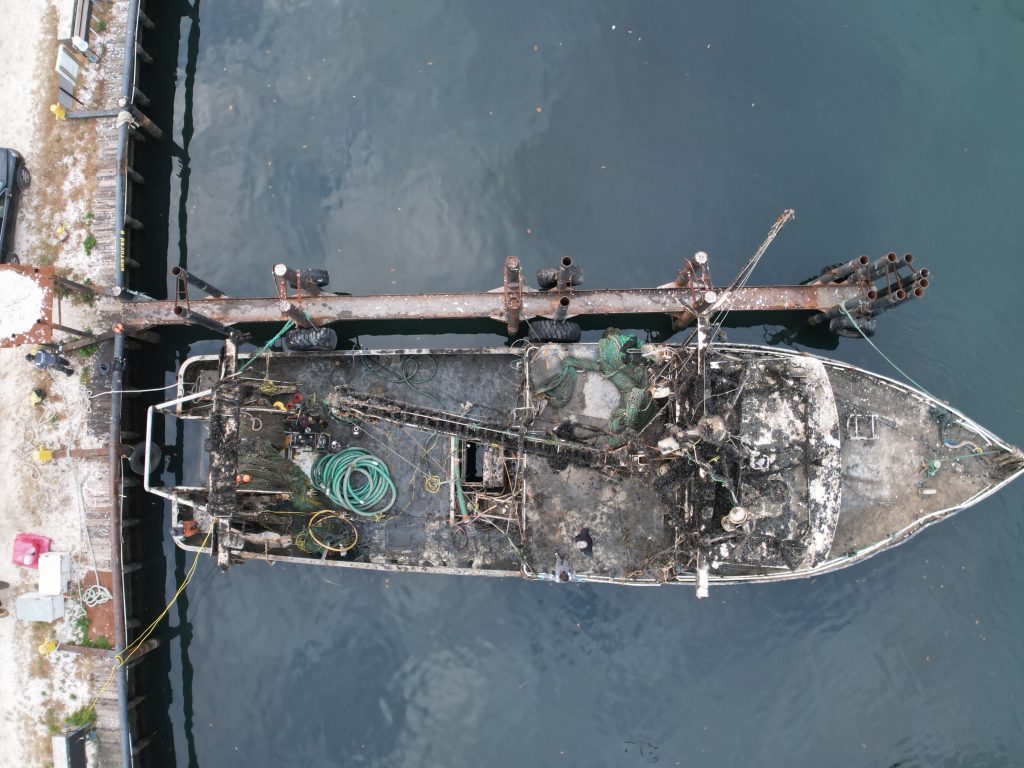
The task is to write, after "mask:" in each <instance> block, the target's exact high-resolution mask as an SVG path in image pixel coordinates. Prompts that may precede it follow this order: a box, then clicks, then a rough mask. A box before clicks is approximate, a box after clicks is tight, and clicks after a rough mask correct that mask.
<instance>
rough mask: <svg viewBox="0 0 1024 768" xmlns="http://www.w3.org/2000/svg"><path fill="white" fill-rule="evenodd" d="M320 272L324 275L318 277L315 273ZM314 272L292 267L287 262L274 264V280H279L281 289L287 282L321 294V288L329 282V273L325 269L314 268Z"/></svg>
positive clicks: (313, 293)
mask: <svg viewBox="0 0 1024 768" xmlns="http://www.w3.org/2000/svg"><path fill="white" fill-rule="evenodd" d="M318 272H319V273H321V274H322V275H323V277H318V276H317V274H315V273H318ZM313 273H314V274H310V272H309V271H307V270H301V269H292V268H291V267H289V266H288V265H287V264H275V265H274V280H275V281H276V282H277V284H278V288H279V289H280V288H281V286H282V284H287V285H290V286H292V287H293V288H301V289H302V290H303V291H306V292H307V293H309V294H312V295H314V296H319V295H320V292H321V291H320V289H321V288H323V287H325V286H326V285H327V284H328V278H327V277H326V275H327V273H326V272H325V271H324V270H313Z"/></svg>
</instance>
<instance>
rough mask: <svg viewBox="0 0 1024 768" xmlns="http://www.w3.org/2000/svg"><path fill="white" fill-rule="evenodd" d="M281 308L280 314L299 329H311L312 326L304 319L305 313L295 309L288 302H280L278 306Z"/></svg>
mask: <svg viewBox="0 0 1024 768" xmlns="http://www.w3.org/2000/svg"><path fill="white" fill-rule="evenodd" d="M278 306H279V307H280V308H281V314H282V315H285V316H287V317H288V319H290V320H291V321H292V322H293V323H295V324H296V325H297V326H299V328H312V327H313V324H312V323H311V322H310V321H309V319H308V318H307V317H306V313H305V312H303V311H302V310H301V309H299V308H298V307H296V306H295V305H294V304H292V303H291V302H290V301H282V302H280V303H279V304H278Z"/></svg>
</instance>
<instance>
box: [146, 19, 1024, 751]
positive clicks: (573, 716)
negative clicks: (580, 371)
mask: <svg viewBox="0 0 1024 768" xmlns="http://www.w3.org/2000/svg"><path fill="white" fill-rule="evenodd" d="M151 5H153V4H151ZM151 15H154V18H155V19H156V20H157V21H158V24H159V25H160V27H159V28H160V29H161V30H163V33H166V34H167V35H168V36H169V39H171V41H172V45H173V44H176V46H177V48H176V49H174V48H173V47H172V49H171V50H170V55H171V56H176V57H177V75H176V78H175V79H174V82H168V83H167V84H166V92H165V93H163V94H161V93H154V94H150V96H151V97H153V98H154V100H155V101H160V100H161V99H163V100H164V101H165V104H166V112H167V114H168V115H170V118H169V120H168V121H165V122H167V123H168V124H167V125H166V126H165V127H167V128H169V131H168V132H169V134H170V136H169V139H171V141H169V142H164V144H163V145H162V146H161V147H159V148H158V149H157V150H155V151H158V152H164V153H166V160H167V162H169V164H170V168H171V188H170V196H169V201H168V203H167V205H168V209H167V211H166V212H165V211H163V210H161V211H159V212H158V213H159V214H160V215H161V216H163V214H164V213H166V220H165V223H166V231H167V254H166V259H167V265H168V266H170V265H173V264H182V265H184V266H187V267H188V268H189V269H190V270H193V271H194V272H195V273H196V274H198V275H200V276H202V277H203V278H205V279H207V280H208V281H210V282H211V283H213V284H214V285H216V286H218V287H219V288H221V289H222V290H224V291H226V292H228V293H229V294H231V295H238V296H245V295H261V296H262V295H271V294H272V292H273V290H274V285H273V281H272V278H271V272H270V269H271V266H272V265H273V264H274V263H276V262H279V261H284V262H287V263H288V264H289V265H292V266H295V267H325V268H327V269H328V270H329V271H330V275H331V288H332V289H333V290H339V291H348V292H352V293H386V292H395V293H409V292H420V291H452V290H456V291H457V290H484V289H489V288H493V287H495V286H497V285H499V283H500V279H501V265H502V264H503V262H504V259H505V257H506V256H508V255H510V254H515V255H517V256H519V258H520V259H521V260H522V262H523V264H524V265H525V267H526V268H527V271H528V272H532V271H534V270H536V269H537V268H540V267H544V266H551V265H554V264H555V263H557V261H558V260H559V259H560V258H561V257H562V256H565V255H571V256H572V257H573V258H574V259H575V261H576V263H578V264H580V265H581V266H583V268H584V270H585V273H586V284H585V286H584V287H620V286H623V287H642V286H654V285H659V284H662V283H665V282H668V281H670V280H671V279H673V278H674V277H675V275H676V273H677V271H678V270H679V268H680V267H681V265H682V262H683V260H684V259H685V258H687V257H689V256H691V255H692V254H693V253H694V252H695V251H697V250H704V251H707V252H708V254H709V255H710V257H711V267H712V274H713V276H714V277H715V278H716V282H718V283H727V282H728V281H730V280H731V279H732V277H733V275H734V274H735V273H736V271H737V270H738V269H739V268H740V267H741V266H742V265H743V263H744V262H745V261H746V260H747V258H749V256H750V255H751V254H752V253H753V252H754V250H755V249H756V248H757V246H758V245H759V244H760V242H761V240H762V239H763V238H764V235H765V233H766V232H767V231H768V229H769V227H770V226H771V224H772V223H773V222H774V220H775V218H776V217H777V216H778V215H779V214H780V213H781V212H782V211H783V210H784V209H786V208H793V209H795V210H796V212H797V218H796V220H795V221H794V222H792V223H791V224H789V225H788V226H787V227H786V229H785V230H784V232H783V233H782V235H781V236H780V237H779V238H778V239H777V240H776V242H775V243H774V244H773V245H772V247H771V249H770V250H769V251H768V254H767V255H766V257H765V258H764V260H763V261H762V262H761V265H760V266H759V267H758V269H757V271H756V272H755V273H754V277H753V281H752V282H753V283H759V284H771V283H796V282H799V281H801V280H804V279H806V278H808V277H810V276H812V275H814V274H817V272H818V270H820V269H821V267H823V266H825V265H827V264H831V263H834V262H839V261H846V260H848V259H851V258H854V257H856V256H858V255H860V254H867V255H869V256H871V257H872V258H874V257H877V256H880V255H882V254H884V253H886V252H888V251H898V252H900V253H904V252H913V253H914V254H915V257H916V259H917V261H916V262H915V265H920V266H926V267H928V268H929V269H930V270H931V271H932V274H933V281H932V285H931V287H930V288H929V289H928V292H927V295H926V296H925V298H924V299H923V300H922V301H919V302H912V303H908V304H907V305H905V306H903V307H900V308H899V309H897V310H895V311H893V312H892V313H890V314H887V315H885V316H884V317H882V318H881V319H880V322H879V330H878V333H877V335H876V336H875V338H874V342H875V343H876V344H877V346H878V348H879V349H880V350H882V351H883V352H884V353H885V354H886V355H888V357H889V358H890V359H891V360H892V361H893V362H895V363H896V365H898V366H899V367H900V368H901V369H902V370H903V371H904V372H905V373H906V375H908V376H910V377H911V378H912V379H913V380H914V381H915V382H917V383H918V384H919V385H920V386H922V387H924V388H925V389H927V390H928V391H930V392H931V393H933V394H935V395H936V396H938V397H940V398H942V399H945V400H948V401H949V402H951V403H952V404H954V405H956V406H957V407H959V408H961V409H962V410H964V411H965V412H966V413H967V414H968V415H970V416H971V417H972V418H974V419H976V420H977V421H978V422H980V423H981V424H983V425H985V426H987V427H989V428H990V429H992V430H993V431H995V432H996V433H997V434H999V435H1000V436H1002V437H1004V438H1005V439H1007V440H1008V441H1010V442H1012V443H1015V444H1018V445H1020V444H1022V443H1024V410H1022V407H1021V399H1022V396H1021V386H1020V378H1021V370H1022V366H1021V351H1022V344H1021V340H1020V335H1019V334H1018V331H1019V330H1020V327H1021V319H1020V318H1021V313H1020V309H1021V298H1020V291H1021V289H1020V286H1021V285H1022V284H1024V260H1022V259H1021V256H1020V243H1021V241H1022V239H1024V218H1022V215H1021V211H1022V210H1024V180H1022V179H1024V175H1022V173H1021V169H1022V168H1024V100H1022V99H1021V93H1024V2H1022V0H999V2H995V1H993V2H977V3H974V4H973V5H972V4H971V3H961V2H952V0H943V1H941V2H934V1H933V0H913V1H908V2H902V3H891V2H883V1H882V0H871V1H868V2H859V3H841V4H824V3H820V2H815V1H813V0H804V1H802V2H798V1H795V0H785V1H784V2H775V3H756V4H754V3H746V2H740V1H739V0H729V1H726V2H715V3H710V2H669V1H668V0H655V1H652V2H647V3H635V2H624V1H621V0H614V1H613V0H600V1H597V0H564V1H563V2H557V3H552V2H545V1H543V0H519V1H518V2H495V1H494V0H421V2H415V3H414V2H398V1H397V0H334V1H331V0H295V1H294V2H288V3H280V2H273V1H272V0H220V2H217V3H212V2H200V0H193V2H192V3H191V4H190V3H186V2H184V0H180V1H179V2H176V3H168V4H166V6H165V7H162V9H161V10H160V11H159V12H156V11H154V13H153V14H151ZM175 29H177V35H176V34H175V32H174V30H175ZM179 36H180V37H179ZM176 37H178V38H179V39H178V41H177V43H174V42H173V41H174V38H176ZM171 105H173V114H171V112H172V110H171ZM151 213H152V212H151ZM150 228H152V227H151V225H150ZM161 257H162V254H160V253H157V254H155V255H154V258H156V259H160V258H161ZM157 281H158V282H159V283H160V285H161V286H162V285H163V281H162V278H157ZM155 290H157V292H159V289H155ZM768 319H769V320H774V321H775V322H769V324H767V325H753V326H738V327H733V328H729V329H728V334H729V338H730V340H732V341H749V342H755V343H765V342H771V343H789V344H793V345H796V346H797V347H798V348H803V349H808V350H809V351H814V352H818V353H821V354H827V355H830V356H833V357H836V358H838V359H841V360H845V361H849V362H852V363H855V364H857V365H861V366H864V367H866V368H868V369H870V370H873V371H877V372H879V373H883V374H886V375H892V376H896V377H898V376H899V374H897V373H896V372H895V371H893V369H892V367H891V366H890V364H889V363H887V362H886V361H885V359H883V358H882V357H881V356H880V355H879V353H878V352H877V351H876V350H875V349H873V348H872V347H871V346H869V345H868V344H867V343H865V342H864V341H862V340H860V341H858V340H842V341H839V342H837V341H836V340H835V339H833V338H832V337H830V336H829V335H828V334H827V333H825V332H821V333H814V334H810V333H806V332H804V333H801V334H799V335H797V336H796V337H795V338H793V337H792V335H787V334H786V333H784V331H785V330H786V327H785V323H787V322H788V323H791V324H792V325H793V326H794V327H795V326H796V325H797V324H798V323H799V319H794V318H783V317H779V318H768ZM254 330H255V331H256V333H257V336H258V338H269V336H271V335H272V334H273V333H274V332H275V331H276V330H277V328H276V326H275V327H270V326H266V327H263V328H258V329H254ZM339 330H341V331H344V330H345V329H344V328H343V327H342V328H340V329H339ZM358 330H359V331H360V341H361V343H362V344H363V345H364V346H389V347H390V346H405V345H408V346H417V347H420V346H430V345H436V346H443V345H450V344H455V343H458V344H469V345H486V344H503V343H505V339H504V337H503V336H502V335H501V334H500V330H501V329H500V327H499V326H497V325H496V324H495V325H484V326H482V327H480V328H469V327H466V328H455V329H452V328H443V329H433V328H428V327H417V326H411V327H407V328H405V329H393V328H392V329H385V330H387V331H388V332H389V333H392V332H394V333H400V332H401V333H403V334H404V335H402V336H391V335H389V336H382V335H372V334H371V333H369V332H368V330H367V329H358ZM432 330H444V331H451V330H457V331H464V333H462V334H461V335H453V334H451V333H448V334H446V335H443V336H440V337H432V336H429V335H427V333H428V332H429V331H432ZM592 335H594V337H595V338H596V333H595V334H592ZM171 340H172V342H173V343H174V344H176V345H177V346H176V347H175V348H174V349H173V350H171V352H170V353H169V354H168V356H167V360H168V363H167V365H166V367H167V371H166V372H165V375H166V376H167V377H168V378H167V381H170V380H171V379H170V377H171V376H172V375H173V370H172V369H173V365H172V364H171V362H170V360H171V357H172V356H173V357H174V358H175V359H177V360H180V359H181V356H183V355H185V354H187V353H188V352H190V351H192V352H196V351H207V350H210V349H212V346H211V343H210V342H199V341H196V337H194V336H186V335H183V334H179V335H177V336H175V335H172V336H171ZM166 442H168V443H173V442H174V440H173V436H170V435H169V436H167V438H166ZM185 448H186V452H185V454H184V455H183V456H180V457H178V459H176V460H173V461H172V465H173V466H174V467H175V468H176V469H175V472H177V475H175V474H174V473H169V474H168V476H167V478H166V479H167V481H168V482H171V481H173V480H174V479H175V477H176V476H177V477H179V478H180V476H181V475H182V474H186V475H187V474H189V473H190V472H192V473H194V472H195V471H196V468H198V467H199V466H200V461H201V458H200V456H199V455H198V454H199V452H198V450H197V449H196V447H195V446H192V448H189V447H188V446H185ZM923 471H924V468H922V472H923ZM918 479H919V478H915V477H908V478H906V482H907V483H914V482H916V481H917V480H918ZM1022 502H1024V485H1021V484H1019V483H1018V484H1017V485H1016V486H1013V487H1010V488H1008V489H1006V490H1004V491H1003V492H1001V493H999V494H998V495H996V496H994V497H992V498H990V499H988V500H986V501H984V502H983V503H981V504H979V505H978V506H976V507H974V508H972V509H970V510H968V511H966V512H963V513H962V514H960V515H958V516H956V517H954V518H952V519H950V520H948V521H946V522H943V523H942V524H940V525H938V526H936V527H933V528H930V529H928V530H926V531H925V532H924V533H922V534H921V535H919V536H918V537H916V538H914V539H912V540H911V541H910V542H909V543H907V544H906V545H904V546H901V547H899V548H897V549H895V550H893V551H890V552H886V553H883V554H881V555H880V556H878V557H876V558H874V559H872V560H869V561H868V562H866V563H864V564H861V565H859V566H856V567H853V568H850V569H847V570H845V571H842V572H839V573H836V574H832V575H829V576H826V577H822V578H818V579H814V580H811V581H798V582H792V583H785V584H777V585H769V586H738V587H730V588H720V589H713V590H712V592H711V596H710V599H708V600H703V601H700V602H698V601H697V600H696V599H695V598H694V595H693V591H692V589H690V588H688V587H681V588H669V587H657V588H644V589H641V588H631V587H613V586H583V585H564V584H554V583H549V582H540V583H530V582H525V581H519V580H503V579H488V578H459V577H444V576H436V575H417V574H385V573H367V572H350V571H348V570H345V569H334V568H315V567H299V566H291V565H284V564H278V565H275V566H269V565H267V564H265V563H259V562H254V563H249V564H246V565H244V566H242V567H237V568H233V569H231V570H230V571H228V572H227V573H220V572H219V571H218V570H217V568H216V566H215V565H214V564H213V563H212V562H208V561H205V560H204V561H202V562H201V563H200V564H199V566H198V569H197V572H196V576H195V578H194V580H193V581H192V583H191V584H190V585H189V587H188V589H187V591H186V593H185V595H184V596H183V597H182V598H181V600H179V602H178V604H177V605H176V607H175V609H173V610H172V611H171V614H170V626H169V627H168V628H167V629H166V630H165V634H164V639H165V648H166V652H167V653H168V654H169V666H168V673H169V685H170V688H169V691H168V692H165V693H166V694H167V695H166V698H167V701H168V715H169V718H170V722H171V728H170V729H168V731H167V733H166V734H163V736H162V737H161V738H160V739H159V740H158V741H157V742H155V743H154V744H153V745H152V746H151V747H150V749H151V750H153V755H155V756H157V758H158V762H160V763H162V764H165V765H168V766H170V765H177V766H217V767H218V768H223V767H230V766H245V767H246V768H253V767H254V766H283V765H295V766H342V765H344V766H373V767H374V768H378V767H379V768H414V767H415V768H433V767H434V766H438V767H444V768H474V767H476V766H484V765H486V766H491V767H493V768H504V767H506V766H507V767H508V768H521V766H537V767H540V768H543V767H546V766H588V767H590V768H596V767H598V766H609V767H614V768H618V767H620V766H623V767H628V766H642V765H648V764H653V763H659V764H662V765H666V766H677V765H679V766H689V767H703V766H715V767H716V768H722V766H742V765H749V766H778V767H779V768H782V767H783V766H785V767H787V768H788V767H790V766H801V765H823V764H824V765H829V764H831V765H842V766H864V767H865V768H867V767H869V766H870V767H872V768H873V767H880V768H884V767H885V766H896V765H899V766H902V767H904V768H909V767H911V766H930V767H932V766H980V765H1011V764H1020V761H1021V760H1022V759H1024V758H1022V755H1024V704H1022V694H1021V691H1020V682H1021V680H1024V643H1022V642H1021V637H1022V636H1024V614H1022V612H1021V610H1020V605H1021V599H1020V595H1021V594H1022V593H1024V567H1022V564H1024V509H1022V507H1024V504H1022ZM595 546H600V542H595ZM165 555H166V557H167V568H166V573H165V576H164V577H163V581H164V585H163V586H164V588H165V591H166V597H167V598H168V599H169V598H170V596H171V595H173V593H174V591H175V589H176V586H177V584H178V582H179V581H180V580H181V578H182V577H183V576H184V574H185V572H186V571H187V569H188V566H189V564H190V563H191V557H187V558H186V557H185V556H184V554H183V553H182V552H180V551H178V550H176V549H175V548H174V547H173V546H171V545H170V543H168V544H167V545H166V546H165ZM553 557H554V553H552V558H553ZM153 755H151V757H153Z"/></svg>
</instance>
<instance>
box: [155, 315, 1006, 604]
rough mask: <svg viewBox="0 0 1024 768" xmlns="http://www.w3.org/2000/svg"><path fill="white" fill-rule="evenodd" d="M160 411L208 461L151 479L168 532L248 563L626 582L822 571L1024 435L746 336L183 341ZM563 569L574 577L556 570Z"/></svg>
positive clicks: (913, 515) (915, 514)
mask: <svg viewBox="0 0 1024 768" xmlns="http://www.w3.org/2000/svg"><path fill="white" fill-rule="evenodd" d="M178 386H179V391H178V393H177V394H178V397H176V398H175V399H173V400H170V401H168V402H166V403H163V404H161V405H159V406H154V407H153V408H151V412H150V418H152V416H153V415H154V413H157V412H164V413H168V414H173V415H175V416H177V417H179V418H181V419H184V420H186V423H188V424H191V425H193V428H196V427H198V430H199V431H198V432H197V433H196V434H197V436H198V437H197V439H202V440H204V441H205V442H206V445H207V448H208V458H209V463H208V466H204V467H203V468H202V473H204V474H205V475H206V477H201V478H200V479H201V480H202V482H197V483H196V484H195V485H194V486H187V485H186V486H182V487H177V488H155V487H150V490H151V491H153V492H155V493H158V494H160V495H163V496H166V497H168V498H170V500H171V507H172V516H173V525H174V531H175V534H176V542H177V543H178V545H179V546H181V547H183V548H186V549H202V550H212V551H214V552H215V553H216V555H217V557H218V559H219V561H220V562H221V564H222V565H223V566H224V567H227V566H228V565H230V564H232V563H239V562H244V561H246V560H252V559H259V560H269V561H275V560H276V561H287V562H301V563H312V564H320V565H330V566H347V567H353V568H373V569H381V570H405V571H422V572H439V573H449V574H474V575H490V576H524V577H527V578H547V579H551V578H555V575H554V574H555V572H556V568H555V566H556V562H557V563H558V564H559V568H558V574H559V578H561V579H563V580H566V579H569V578H571V579H573V580H577V581H590V582H615V583H630V584H659V583H669V582H671V583H690V584H695V585H696V588H697V590H698V594H701V595H704V594H706V593H707V589H708V586H709V585H710V584H713V583H732V582H763V581H772V580H777V579H792V578H799V577H807V576H813V575H816V574H821V573H826V572H829V571H833V570H836V569H838V568H842V567H845V566H847V565H851V564H853V563H856V562H859V561H861V560H863V559H865V558H867V557H869V556H871V555H873V554H876V553H878V552H880V551H882V550H884V549H887V548H890V547H893V546H895V545H897V544H899V543H900V542H902V541H905V540H906V539H907V538H909V537H910V536H912V535H913V534H915V533H917V532H918V531H920V530H921V529H922V528H924V527H926V526H928V525H930V524H932V523H935V522H937V521H939V520H941V519H943V518H945V517H947V516H949V515H951V514H953V513H954V512H956V511H958V510H960V509H963V508H965V507H968V506H970V505H972V504H974V503H977V502H978V501H980V500H981V499H983V498H985V497H986V496H988V495H989V494H991V493H994V492H995V491H996V490H998V489H999V488H1000V487H1002V486H1003V485H1005V484H1007V483H1009V482H1010V481H1011V480H1012V479H1013V478H1015V477H1016V476H1017V475H1019V474H1020V473H1021V471H1022V469H1024V457H1022V455H1021V453H1020V451H1018V450H1017V449H1016V448H1014V447H1013V446H1011V445H1009V444H1007V443H1005V442H1004V441H1002V440H1001V439H1000V438H998V437H997V436H996V435H994V434H992V433H991V432H989V431H988V430H986V429H985V428H983V427H981V426H979V425H978V424H976V423H974V422H973V421H971V420H970V419H969V418H967V417H966V416H965V415H964V414H962V413H960V412H959V411H957V410H956V409H954V408H951V407H950V406H948V405H946V404H945V403H942V402H940V401H938V400H936V399H934V398H933V397H931V396H929V395H928V394H926V393H924V392H921V391H919V390H916V389H914V388H912V387H908V386H906V385H903V384H901V383H899V382H897V381H894V380H891V379H888V378H885V377H883V376H879V375H877V374H873V373H870V372H868V371H865V370H862V369H859V368H857V367H855V366H852V365H848V364H845V363H841V362H836V361H833V360H827V359H824V358H820V357H817V356H814V355H810V354H804V353H799V352H792V351H787V350H782V349H775V348H769V347H761V346H749V345H742V344H728V343H721V344H714V345H712V344H710V343H709V340H708V339H707V338H705V337H704V334H703V333H698V334H697V335H696V337H695V339H694V340H693V342H692V343H691V344H688V345H668V344H653V343H641V341H640V340H639V339H638V338H637V337H636V336H633V335H631V334H624V333H620V332H618V331H616V330H615V329H609V330H608V331H607V332H606V333H605V334H604V336H603V337H602V338H601V340H600V342H599V343H597V344H553V343H543V344H526V345H525V346H513V347H500V348H492V349H434V350H419V349H401V350H399V349H395V350H368V349H355V350H348V351H337V350H335V351H323V352H294V353H288V352H275V351H268V352H266V353H263V354H262V355H257V356H253V355H239V354H237V350H235V349H234V345H233V344H232V343H231V342H228V343H227V345H226V353H225V354H222V355H220V356H200V357H194V358H191V359H189V360H187V361H186V362H185V363H184V365H183V366H182V368H181V371H180V377H179V385H178ZM563 574H564V575H563Z"/></svg>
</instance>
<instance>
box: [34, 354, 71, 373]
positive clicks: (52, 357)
mask: <svg viewBox="0 0 1024 768" xmlns="http://www.w3.org/2000/svg"><path fill="white" fill-rule="evenodd" d="M25 359H26V360H28V361H29V362H30V363H32V364H33V365H35V367H36V368H38V369H39V370H41V371H45V370H46V369H48V368H56V369H57V370H58V371H63V372H64V373H65V374H66V375H68V376H70V375H71V374H73V373H74V370H73V369H72V368H71V361H70V360H68V359H67V358H66V357H61V356H60V355H58V354H57V353H56V352H51V351H50V350H48V349H40V350H39V351H38V352H36V353H35V354H34V355H32V354H28V355H25Z"/></svg>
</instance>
